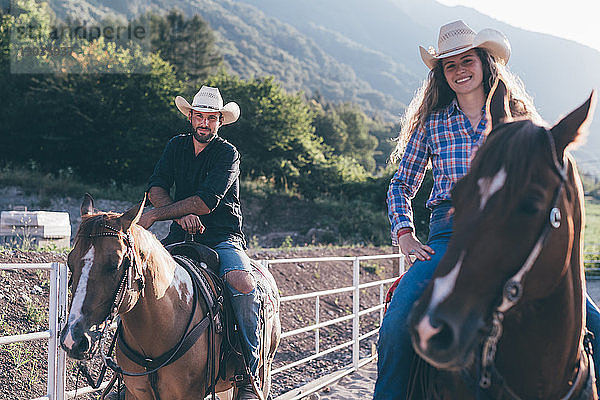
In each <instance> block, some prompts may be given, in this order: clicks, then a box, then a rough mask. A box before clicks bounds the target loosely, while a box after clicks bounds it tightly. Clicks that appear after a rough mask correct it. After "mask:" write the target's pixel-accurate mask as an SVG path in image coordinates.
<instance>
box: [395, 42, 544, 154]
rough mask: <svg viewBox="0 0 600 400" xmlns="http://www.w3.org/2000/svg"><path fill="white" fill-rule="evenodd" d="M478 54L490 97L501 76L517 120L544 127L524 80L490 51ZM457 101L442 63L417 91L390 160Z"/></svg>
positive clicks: (408, 108) (401, 122)
mask: <svg viewBox="0 0 600 400" xmlns="http://www.w3.org/2000/svg"><path fill="white" fill-rule="evenodd" d="M475 51H476V52H477V56H478V57H479V59H480V60H481V67H482V69H483V89H484V91H485V94H486V96H487V95H488V94H489V92H490V88H491V87H492V86H493V85H494V82H495V80H496V78H497V77H498V76H500V77H501V78H502V80H503V81H504V82H505V83H506V88H507V90H508V95H509V103H510V109H511V112H512V115H513V117H515V118H527V119H531V120H532V121H534V122H536V123H538V124H542V123H543V121H542V118H541V117H540V115H539V114H538V112H537V111H536V109H535V106H534V105H533V99H532V98H531V96H530V95H529V94H528V93H527V92H526V91H525V85H524V84H523V82H522V81H521V79H520V78H519V77H518V76H516V75H514V74H513V73H512V72H510V70H509V69H508V67H507V66H506V65H505V64H504V63H503V62H500V61H497V60H496V59H495V58H494V57H493V56H492V55H491V54H490V53H488V52H487V51H486V50H484V49H481V48H475ZM455 98H456V94H455V93H454V91H453V90H452V89H451V88H450V86H449V85H448V82H446V77H445V76H444V70H443V68H442V63H441V62H440V61H438V62H437V63H436V65H435V67H434V68H433V69H432V70H431V71H429V75H428V76H427V78H426V79H425V80H424V81H423V83H422V84H421V87H420V88H419V89H418V90H417V91H416V93H415V96H414V97H413V99H412V101H411V102H410V104H409V105H408V107H407V108H406V111H405V112H404V115H403V116H402V118H401V120H400V126H401V128H400V134H399V135H398V137H397V138H396V141H397V143H396V147H395V148H394V150H393V151H392V154H391V155H390V161H391V162H392V163H395V162H397V161H398V160H399V159H400V157H402V153H403V152H404V148H405V147H406V143H407V142H408V139H409V138H410V136H411V135H412V134H413V132H414V131H415V130H416V129H417V128H418V127H420V126H425V123H426V122H427V118H428V117H429V114H431V113H432V112H433V111H438V110H441V109H443V108H445V107H447V106H448V105H449V104H450V102H452V100H453V99H455Z"/></svg>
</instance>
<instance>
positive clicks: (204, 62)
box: [142, 10, 223, 87]
mask: <svg viewBox="0 0 600 400" xmlns="http://www.w3.org/2000/svg"><path fill="white" fill-rule="evenodd" d="M142 22H143V23H148V24H149V26H150V45H151V50H152V51H155V52H158V53H160V56H161V58H162V59H164V60H165V61H168V62H169V63H170V64H171V65H173V66H174V67H175V72H176V73H177V76H178V77H179V78H180V79H184V78H185V80H188V79H189V80H190V81H192V82H190V84H191V86H193V87H194V86H195V82H198V81H202V80H205V79H206V78H208V76H210V75H212V74H214V73H216V72H217V70H218V68H219V67H220V66H221V65H222V63H223V57H222V55H220V54H219V52H218V49H217V48H216V46H215V35H214V33H213V31H212V30H211V28H210V26H209V25H208V23H207V22H206V21H204V20H203V19H202V18H201V17H200V16H199V15H194V16H192V17H191V18H186V17H185V15H184V14H183V13H182V12H181V11H179V10H171V11H170V12H169V13H168V14H167V15H158V14H152V13H148V14H146V15H145V16H144V17H142Z"/></svg>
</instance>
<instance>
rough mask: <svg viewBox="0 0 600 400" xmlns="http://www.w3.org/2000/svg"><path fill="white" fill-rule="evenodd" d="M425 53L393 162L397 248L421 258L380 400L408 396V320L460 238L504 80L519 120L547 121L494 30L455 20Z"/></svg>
mask: <svg viewBox="0 0 600 400" xmlns="http://www.w3.org/2000/svg"><path fill="white" fill-rule="evenodd" d="M420 52H421V58H422V59H423V61H424V62H425V64H426V65H427V66H428V67H429V68H430V72H429V75H428V78H427V79H426V80H425V81H424V82H423V85H422V87H421V89H420V90H419V91H418V92H417V95H416V96H415V98H414V99H413V100H412V102H411V103H410V105H409V107H408V108H407V111H406V113H405V115H404V117H403V123H402V130H401V133H400V137H399V140H398V145H397V147H396V149H395V150H394V152H393V153H392V156H391V159H392V160H397V159H398V158H399V157H400V154H401V153H402V151H404V153H403V154H402V157H401V159H400V164H399V167H398V171H397V172H396V174H395V175H394V177H393V178H392V180H391V182H390V186H389V190H388V197H387V203H388V215H389V219H390V223H391V232H392V243H393V244H395V245H398V246H399V247H400V251H401V252H402V253H403V254H404V255H405V256H406V258H407V259H411V257H415V258H416V261H415V262H414V264H413V265H412V267H411V268H410V269H409V270H408V271H407V272H406V274H405V275H404V276H403V278H402V280H401V281H400V284H399V285H398V287H397V289H396V290H395V292H394V295H393V297H392V301H391V303H390V305H389V309H388V311H387V312H386V314H385V317H384V319H383V323H382V326H381V329H380V332H379V343H378V356H379V357H378V376H377V382H376V385H375V393H374V399H375V400H384V399H405V398H406V396H407V389H408V385H409V375H410V367H411V360H412V359H413V358H414V351H413V348H412V346H411V340H410V334H409V331H408V325H407V319H408V315H409V313H410V310H411V308H412V306H413V304H414V302H415V301H416V300H417V299H418V298H419V297H420V296H421V294H422V293H423V290H424V289H425V287H426V286H427V284H428V283H429V281H430V279H431V276H432V275H433V272H434V270H435V268H436V266H437V265H438V263H439V261H440V259H441V258H442V256H443V255H444V253H445V251H446V248H447V245H448V241H449V239H450V237H451V235H452V224H453V218H452V214H451V213H450V210H451V209H452V206H453V204H452V198H451V190H452V188H453V187H454V185H455V184H456V182H458V180H459V179H460V178H462V177H463V176H464V175H465V174H466V173H467V171H468V170H469V167H470V163H471V160H472V159H473V157H474V156H475V153H476V152H477V150H478V149H479V147H480V146H481V145H482V144H483V143H484V142H485V140H486V136H487V132H488V131H489V129H486V125H487V121H486V118H484V113H485V102H486V98H487V96H488V94H489V92H490V89H491V87H492V86H493V84H494V82H495V80H496V78H498V77H501V78H502V79H503V81H504V82H506V85H507V87H508V96H509V98H508V99H509V100H508V101H509V106H510V109H511V112H512V114H513V115H514V116H518V117H526V118H529V119H531V120H533V121H535V122H541V118H540V117H539V115H538V114H537V112H536V110H535V108H534V106H533V102H532V101H531V98H530V96H529V95H528V94H527V93H526V92H525V89H524V87H523V84H522V83H521V81H520V80H519V79H518V78H517V77H515V76H514V75H513V74H512V73H510V71H509V70H508V68H507V67H506V63H507V62H508V59H509V57H510V44H509V42H508V40H507V39H506V37H505V36H504V35H503V34H502V33H500V32H498V31H496V30H493V29H484V30H482V31H480V32H479V33H475V32H474V31H473V30H472V29H471V28H470V27H469V26H467V25H466V24H465V23H464V22H463V21H455V22H452V23H449V24H446V25H444V26H442V27H441V29H440V34H439V39H438V50H437V51H436V50H433V49H431V50H430V51H427V50H425V49H424V48H423V47H420ZM404 145H406V148H404ZM428 164H431V167H432V170H433V180H434V186H433V190H432V193H431V195H430V197H429V200H428V201H427V204H426V205H427V207H428V208H429V209H430V210H431V218H430V223H429V239H428V241H427V244H422V243H421V242H420V241H419V240H418V239H417V237H416V236H415V232H414V224H413V221H412V208H411V204H410V200H411V199H412V198H413V197H414V196H415V194H416V193H417V191H418V189H419V187H420V185H421V183H422V181H423V177H424V173H425V169H426V167H427V165H428ZM587 308H588V327H589V328H590V330H591V331H593V332H595V333H596V332H597V333H598V334H597V335H596V338H599V339H597V340H596V341H595V343H594V345H595V346H596V347H597V348H600V345H597V343H596V342H599V341H600V336H598V335H599V334H600V311H598V309H597V308H596V307H595V306H594V305H593V303H592V302H591V301H590V300H589V298H588V303H587ZM597 358H598V359H600V357H597Z"/></svg>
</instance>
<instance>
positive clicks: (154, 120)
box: [0, 0, 185, 182]
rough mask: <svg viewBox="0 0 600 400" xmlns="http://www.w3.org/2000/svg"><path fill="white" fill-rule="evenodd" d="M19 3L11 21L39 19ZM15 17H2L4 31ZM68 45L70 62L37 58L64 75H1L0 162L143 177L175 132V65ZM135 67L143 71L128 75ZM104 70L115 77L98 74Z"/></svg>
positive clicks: (132, 50) (132, 51) (111, 47)
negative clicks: (0, 148) (0, 155)
mask: <svg viewBox="0 0 600 400" xmlns="http://www.w3.org/2000/svg"><path fill="white" fill-rule="evenodd" d="M20 4H25V5H26V6H27V7H29V8H30V9H27V7H21V9H19V12H18V13H15V19H16V20H17V21H18V20H19V19H20V20H24V21H26V20H27V19H28V18H29V19H31V18H33V17H35V18H44V15H43V13H42V14H39V15H38V12H39V10H43V8H39V9H38V8H35V5H36V3H35V2H33V1H29V0H27V2H26V1H22V2H21V3H20ZM15 19H13V20H12V21H9V20H8V19H6V18H3V22H5V23H3V25H2V29H3V32H4V31H5V28H6V29H9V30H10V29H11V28H12V27H14V25H11V24H13V23H14V21H15ZM7 21H8V22H7ZM42 40H51V38H46V39H44V38H42ZM73 43H74V44H76V45H77V46H78V47H76V48H74V49H75V50H74V51H73V56H72V57H70V58H69V57H64V58H63V59H59V60H58V61H57V59H46V58H43V57H40V58H39V59H38V62H39V63H40V65H41V64H43V63H49V66H50V67H52V68H54V67H57V66H58V67H63V68H66V71H67V72H71V73H55V74H8V75H3V77H2V79H3V80H4V81H5V83H8V84H7V85H6V86H4V85H3V86H2V88H1V89H0V90H1V91H2V94H3V96H4V95H7V96H8V97H6V98H8V99H11V100H12V101H9V102H8V103H7V104H6V105H5V107H2V116H3V117H5V119H4V121H3V124H1V126H2V128H1V129H2V139H3V152H2V153H3V158H4V159H6V160H11V161H17V162H27V160H30V159H31V160H36V162H38V163H39V164H40V165H41V166H42V167H43V168H45V169H49V170H58V169H60V168H65V167H72V168H73V169H74V170H75V171H76V172H77V173H78V174H79V175H80V176H82V177H83V178H86V179H94V180H96V181H106V180H108V179H113V180H115V181H116V182H125V181H130V182H132V181H143V180H145V179H147V177H148V176H149V175H150V173H151V172H152V167H153V164H154V162H155V160H156V158H158V156H159V155H160V152H161V150H162V148H163V147H164V144H165V143H166V141H167V139H168V138H169V137H170V136H172V135H173V133H174V132H173V129H174V128H175V129H176V128H177V127H176V126H175V127H174V126H173V121H174V120H175V119H174V115H175V114H176V113H177V110H176V109H175V108H174V106H173V98H174V97H175V95H176V94H179V93H180V92H181V91H182V90H183V88H182V86H183V85H182V84H181V82H180V81H178V80H177V77H176V75H175V72H174V68H173V67H172V66H171V65H170V64H169V63H168V62H166V61H164V60H162V59H161V58H160V56H159V55H158V54H147V53H144V52H143V50H142V49H141V48H140V47H139V46H131V47H129V48H126V47H121V46H118V45H116V43H113V42H108V43H107V42H105V41H104V40H103V39H102V38H100V39H98V40H93V41H89V42H88V41H86V40H76V41H75V42H73ZM57 63H60V64H57ZM139 67H143V68H142V69H143V70H145V71H147V73H133V72H134V71H138V70H139V69H138V68H139ZM3 68H6V60H5V59H3ZM111 70H113V71H119V72H120V73H98V71H105V72H107V71H111ZM184 126H185V124H183V123H182V124H181V125H180V127H181V128H183V127H184ZM149 155H152V156H150V157H149Z"/></svg>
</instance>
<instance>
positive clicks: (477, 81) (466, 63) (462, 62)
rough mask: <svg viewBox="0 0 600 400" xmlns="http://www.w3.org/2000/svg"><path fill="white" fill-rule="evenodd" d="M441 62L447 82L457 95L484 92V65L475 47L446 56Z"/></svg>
mask: <svg viewBox="0 0 600 400" xmlns="http://www.w3.org/2000/svg"><path fill="white" fill-rule="evenodd" d="M441 62H442V69H443V71H444V77H445V78H446V82H448V85H449V86H450V88H451V89H452V90H453V91H454V92H455V93H456V95H457V96H460V95H466V94H469V93H473V92H476V91H481V92H482V93H483V92H484V89H483V67H482V63H481V60H480V59H479V56H478V55H477V52H476V51H475V49H471V50H469V51H467V52H465V53H461V54H458V55H456V56H452V57H448V58H445V59H443V60H442V61H441Z"/></svg>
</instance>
